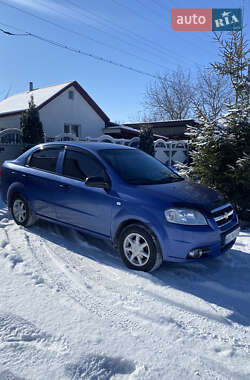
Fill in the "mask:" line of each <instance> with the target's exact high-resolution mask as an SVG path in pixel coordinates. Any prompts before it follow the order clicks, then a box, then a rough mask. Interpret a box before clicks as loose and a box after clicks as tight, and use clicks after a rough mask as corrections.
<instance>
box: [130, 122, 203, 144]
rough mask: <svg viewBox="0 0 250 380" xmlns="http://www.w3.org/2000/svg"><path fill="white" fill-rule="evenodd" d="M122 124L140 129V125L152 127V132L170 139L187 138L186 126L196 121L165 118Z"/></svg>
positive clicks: (194, 124)
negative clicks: (162, 119)
mask: <svg viewBox="0 0 250 380" xmlns="http://www.w3.org/2000/svg"><path fill="white" fill-rule="evenodd" d="M124 125H126V126H128V127H132V128H135V129H140V128H141V127H142V126H147V127H152V129H153V133H154V134H155V133H157V134H160V135H162V136H165V137H168V138H169V139H171V140H187V139H188V137H187V136H186V135H185V132H186V130H187V127H188V126H189V125H190V126H192V127H195V126H196V125H198V123H197V122H196V121H195V120H193V119H183V120H165V121H152V122H139V123H125V124H124Z"/></svg>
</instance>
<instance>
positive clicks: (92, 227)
mask: <svg viewBox="0 0 250 380" xmlns="http://www.w3.org/2000/svg"><path fill="white" fill-rule="evenodd" d="M93 176H101V177H105V176H107V174H106V172H105V168H104V167H103V165H102V163H101V162H100V161H99V160H98V159H97V158H96V157H95V156H94V155H93V154H92V153H90V152H89V151H86V150H84V149H77V148H76V149H73V148H67V149H66V152H65V157H64V163H63V168H62V177H61V183H60V186H59V189H60V195H59V196H58V199H57V218H58V219H59V220H60V221H62V222H64V223H69V224H71V225H73V226H77V227H80V228H83V229H86V230H89V231H92V232H94V233H98V234H101V235H104V236H106V237H107V236H110V226H111V214H112V208H113V205H114V202H115V199H114V196H113V195H111V193H110V192H109V191H107V190H104V189H99V188H93V187H87V186H86V185H85V183H84V181H85V179H86V178H87V177H93Z"/></svg>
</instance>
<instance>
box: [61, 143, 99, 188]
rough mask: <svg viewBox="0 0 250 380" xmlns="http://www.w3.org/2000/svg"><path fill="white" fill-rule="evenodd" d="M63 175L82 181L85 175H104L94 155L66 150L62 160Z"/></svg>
mask: <svg viewBox="0 0 250 380" xmlns="http://www.w3.org/2000/svg"><path fill="white" fill-rule="evenodd" d="M63 175H65V176H67V177H71V178H74V179H78V180H81V181H84V180H85V179H86V178H87V177H96V176H97V177H99V176H101V177H105V171H104V169H103V167H102V165H101V164H100V163H99V162H98V161H97V159H96V158H95V157H94V156H91V155H90V154H88V153H84V152H76V151H70V150H68V151H67V152H66V156H65V160H64V165H63Z"/></svg>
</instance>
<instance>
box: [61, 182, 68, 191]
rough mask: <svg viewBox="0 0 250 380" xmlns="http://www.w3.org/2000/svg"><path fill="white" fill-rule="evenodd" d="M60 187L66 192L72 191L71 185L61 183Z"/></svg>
mask: <svg viewBox="0 0 250 380" xmlns="http://www.w3.org/2000/svg"><path fill="white" fill-rule="evenodd" d="M59 187H60V188H61V189H64V190H68V189H70V186H69V185H66V184H62V183H60V185H59Z"/></svg>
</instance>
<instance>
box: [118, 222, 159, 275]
mask: <svg viewBox="0 0 250 380" xmlns="http://www.w3.org/2000/svg"><path fill="white" fill-rule="evenodd" d="M118 249H119V252H120V256H121V258H122V260H123V262H124V264H125V265H126V266H127V267H128V268H130V269H134V270H139V271H144V272H153V271H154V270H156V269H157V268H159V267H160V266H161V264H162V254H161V249H160V245H159V243H158V241H157V239H156V237H155V236H154V234H153V233H152V232H151V231H150V230H149V229H147V228H146V227H144V226H143V225H140V224H132V225H129V226H127V227H125V228H124V229H123V230H122V232H121V233H120V235H119V238H118Z"/></svg>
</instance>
